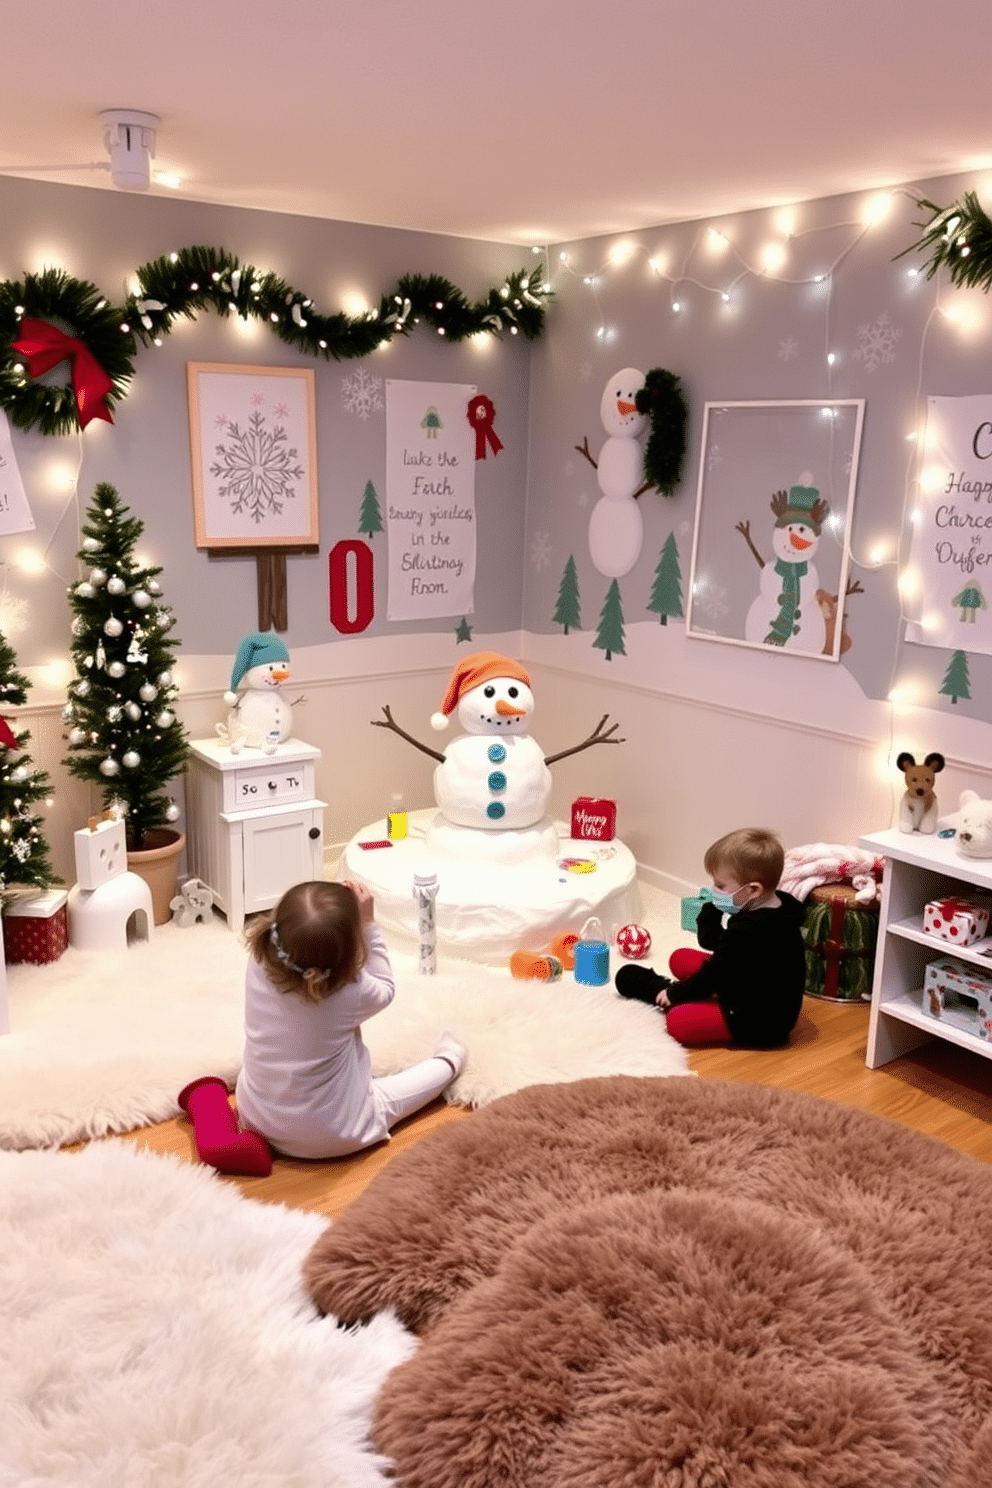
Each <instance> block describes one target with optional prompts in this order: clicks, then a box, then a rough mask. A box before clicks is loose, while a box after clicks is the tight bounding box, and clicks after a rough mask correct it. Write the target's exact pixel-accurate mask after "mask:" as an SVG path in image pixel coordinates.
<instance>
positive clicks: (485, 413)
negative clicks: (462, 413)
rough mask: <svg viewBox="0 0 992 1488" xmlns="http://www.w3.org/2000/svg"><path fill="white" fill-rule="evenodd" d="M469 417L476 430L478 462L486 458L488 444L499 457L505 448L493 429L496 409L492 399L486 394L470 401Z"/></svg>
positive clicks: (480, 394)
mask: <svg viewBox="0 0 992 1488" xmlns="http://www.w3.org/2000/svg"><path fill="white" fill-rule="evenodd" d="M467 417H468V421H469V423H470V424H471V425H472V428H473V429H474V430H475V458H476V459H477V460H484V459H485V458H486V444H487V443H488V445H489V447H490V449H491V450H492V452H493V454H494V455H498V454H499V452H500V450H501V449H502V448H503V441H502V440H501V439H500V438H499V436H498V435H497V433H496V430H495V429H494V428H493V419H494V418H495V417H496V407H495V404H494V403H493V400H492V398H487V397H486V395H485V393H476V395H475V397H474V398H470V399H469V405H468V409H467Z"/></svg>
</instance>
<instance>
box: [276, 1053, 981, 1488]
mask: <svg viewBox="0 0 992 1488" xmlns="http://www.w3.org/2000/svg"><path fill="white" fill-rule="evenodd" d="M305 1276H306V1281H307V1284H308V1286H309V1288H310V1290H311V1292H312V1294H313V1296H314V1299H315V1300H316V1302H317V1304H318V1305H319V1306H320V1307H321V1308H322V1309H323V1310H324V1311H326V1312H332V1313H335V1314H336V1315H337V1316H338V1317H340V1318H342V1319H345V1320H347V1321H350V1322H360V1321H363V1320H365V1319H368V1318H369V1317H371V1316H372V1315H373V1314H374V1313H376V1312H378V1311H380V1310H381V1309H383V1308H387V1307H393V1308H395V1309H396V1311H397V1312H398V1314H399V1316H400V1318H401V1319H402V1321H403V1322H405V1323H407V1324H408V1325H409V1326H410V1327H412V1328H414V1329H415V1330H417V1332H419V1333H420V1334H421V1335H422V1342H421V1345H420V1348H419V1349H418V1351H417V1353H416V1354H415V1355H414V1356H413V1357H412V1358H411V1359H409V1360H408V1361H407V1362H406V1363H404V1364H402V1365H400V1366H399V1367H398V1368H397V1369H396V1370H395V1371H394V1372H393V1373H392V1374H391V1375H390V1376H389V1378H388V1379H387V1382H386V1384H385V1387H384V1389H383V1392H382V1394H381V1396H380V1400H379V1404H378V1408H377V1411H376V1417H375V1423H374V1439H375V1445H376V1447H377V1448H378V1450H380V1451H381V1452H384V1453H385V1454H387V1455H388V1456H389V1457H391V1458H392V1459H393V1461H394V1463H395V1470H396V1478H397V1483H398V1485H399V1488H690V1485H691V1488H938V1485H940V1488H985V1485H990V1484H992V1167H986V1166H984V1165H983V1164H981V1163H978V1162H975V1161H974V1160H972V1159H970V1158H966V1157H963V1156H961V1155H959V1154H958V1153H955V1152H954V1151H952V1150H951V1149H950V1148H947V1147H945V1146H943V1145H942V1144H941V1143H939V1142H936V1141H933V1140H931V1139H929V1138H926V1137H922V1136H919V1135H917V1134H915V1133H913V1132H910V1131H907V1130H906V1129H904V1128H903V1127H900V1126H898V1125H896V1124H895V1123H892V1122H888V1121H882V1120H880V1119H878V1118H876V1117H871V1116H866V1115H863V1114H861V1113H859V1112H857V1111H853V1110H849V1109H846V1108H845V1107H842V1106H838V1105H834V1104H832V1103H830V1102H827V1101H822V1100H818V1099H815V1098H814V1097H811V1096H804V1095H798V1094H795V1093H793V1092H790V1091H778V1090H771V1089H765V1088H763V1087H760V1086H755V1085H741V1084H737V1083H731V1082H725V1081H719V1080H696V1079H685V1078H672V1079H666V1080H651V1079H635V1078H625V1077H617V1078H611V1079H599V1080H584V1081H580V1082H578V1083H576V1084H571V1085H554V1086H551V1085H543V1086H535V1087H531V1088H529V1089H527V1090H523V1091H520V1092H519V1093H518V1094H516V1095H510V1096H506V1097H505V1098H504V1099H502V1100H499V1101H496V1102H495V1103H494V1104H493V1105H491V1106H489V1107H488V1108H487V1109H485V1110H484V1111H481V1112H479V1113H477V1114H476V1115H474V1116H473V1117H472V1119H471V1120H470V1121H465V1122H458V1123H457V1124H455V1125H452V1126H448V1127H445V1128H443V1129H441V1130H440V1131H438V1132H437V1133H435V1134H434V1135H433V1136H431V1137H429V1138H427V1139H426V1140H425V1141H423V1142H421V1143H420V1144H419V1145H418V1146H417V1147H416V1148H414V1149H413V1150H411V1151H410V1152H407V1153H404V1154H403V1155H402V1156H400V1157H398V1158H396V1159H395V1160H394V1161H393V1162H392V1163H391V1164H390V1165H389V1167H388V1168H386V1169H385V1170H384V1172H383V1173H382V1174H381V1175H380V1176H379V1177H378V1178H377V1179H376V1180H375V1181H374V1182H373V1184H372V1185H371V1186H370V1187H369V1189H368V1190H367V1191H366V1192H365V1194H364V1195H363V1196H362V1197H361V1198H360V1199H359V1200H358V1201H357V1203H355V1204H354V1205H353V1206H352V1207H351V1208H350V1209H349V1210H347V1211H346V1213H345V1214H344V1215H343V1216H342V1217H341V1218H340V1219H339V1220H338V1221H337V1222H336V1223H335V1224H334V1226H333V1227H332V1228H329V1229H328V1230H327V1231H326V1232H325V1233H324V1235H323V1236H321V1238H320V1239H319V1240H318V1241H317V1243H316V1245H315V1247H314V1249H313V1251H312V1252H311V1254H310V1257H309V1258H308V1260H307V1263H306V1267H305Z"/></svg>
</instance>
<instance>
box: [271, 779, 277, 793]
mask: <svg viewBox="0 0 992 1488" xmlns="http://www.w3.org/2000/svg"><path fill="white" fill-rule="evenodd" d="M278 789H279V782H278V780H270V781H269V790H273V791H274V790H278Z"/></svg>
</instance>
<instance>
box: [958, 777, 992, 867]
mask: <svg viewBox="0 0 992 1488" xmlns="http://www.w3.org/2000/svg"><path fill="white" fill-rule="evenodd" d="M949 825H951V826H953V827H955V829H956V832H957V845H958V852H960V853H961V854H962V856H963V857H966V858H992V801H983V800H982V798H981V796H980V795H979V794H978V792H977V791H973V790H963V791H962V792H961V798H960V800H959V801H958V810H957V813H956V815H955V816H953V817H952V818H951V819H950V822H949Z"/></svg>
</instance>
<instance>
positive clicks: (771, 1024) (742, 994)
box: [667, 890, 806, 1049]
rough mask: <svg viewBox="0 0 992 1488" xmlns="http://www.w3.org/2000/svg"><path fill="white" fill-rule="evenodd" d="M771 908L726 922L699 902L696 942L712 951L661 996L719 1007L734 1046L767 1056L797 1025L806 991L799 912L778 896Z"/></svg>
mask: <svg viewBox="0 0 992 1488" xmlns="http://www.w3.org/2000/svg"><path fill="white" fill-rule="evenodd" d="M778 897H779V899H780V900H781V901H782V903H781V907H780V908H778V909H752V910H748V909H743V910H740V911H739V912H738V913H737V914H734V915H730V916H728V919H727V923H726V926H724V923H723V916H722V915H721V913H720V911H719V910H718V909H716V908H714V906H713V905H712V904H710V903H705V904H704V905H703V906H702V908H701V909H700V911H699V918H698V920H697V921H696V939H697V940H698V941H699V944H700V945H701V946H702V948H703V950H704V951H712V953H713V954H712V955H711V956H710V958H709V960H708V961H707V962H706V964H705V965H704V966H702V967H700V969H699V970H698V971H696V972H693V974H692V976H689V977H686V978H685V979H684V980H683V981H681V982H673V983H672V985H671V986H670V987H669V988H668V989H667V991H668V1000H669V1002H670V1003H671V1004H672V1005H673V1006H674V1005H675V1004H676V1003H679V1002H709V1001H711V1000H712V999H714V998H715V999H716V1001H717V1002H718V1003H719V1004H720V1008H721V1010H722V1012H723V1016H724V1017H725V1018H726V1020H727V1027H728V1028H729V1029H730V1032H731V1035H732V1037H733V1040H734V1043H735V1044H744V1045H748V1046H750V1047H751V1048H757V1049H772V1048H775V1047H776V1046H777V1045H778V1044H784V1043H785V1042H786V1041H787V1039H788V1037H789V1034H790V1033H791V1032H792V1030H793V1028H794V1027H795V1026H796V1022H797V1020H798V1018H799V1014H800V1011H801V1009H802V1005H803V992H804V990H805V987H806V946H805V942H804V941H803V938H802V925H803V920H804V918H805V914H806V910H805V906H804V905H802V904H800V902H799V900H798V899H794V898H793V896H792V895H791V894H786V893H784V892H783V891H782V890H779V892H778Z"/></svg>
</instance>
